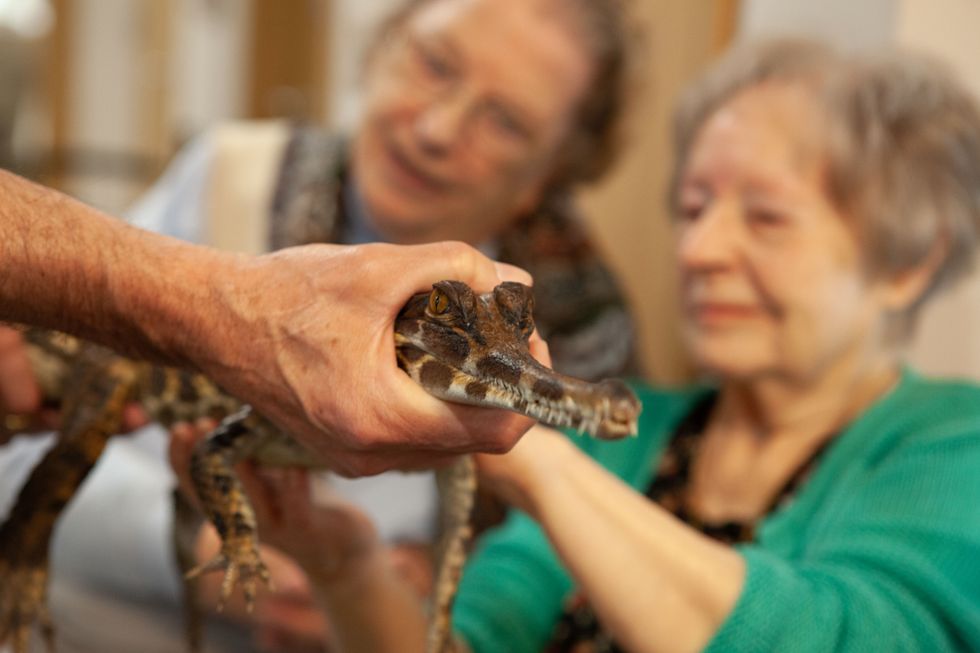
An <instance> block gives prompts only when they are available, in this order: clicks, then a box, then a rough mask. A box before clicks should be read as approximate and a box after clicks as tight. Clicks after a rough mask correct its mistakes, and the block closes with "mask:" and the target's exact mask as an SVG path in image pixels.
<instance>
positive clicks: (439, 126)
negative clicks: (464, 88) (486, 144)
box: [415, 92, 471, 152]
mask: <svg viewBox="0 0 980 653" xmlns="http://www.w3.org/2000/svg"><path fill="white" fill-rule="evenodd" d="M470 105H471V102H470V101H469V99H468V98H467V97H466V95H465V93H463V92H452V93H446V94H444V95H442V96H439V97H435V98H433V99H432V100H431V101H430V102H429V103H428V105H426V106H425V107H424V108H423V109H422V111H421V112H420V113H419V115H418V117H417V120H416V122H415V131H416V134H417V135H418V136H419V139H420V141H421V145H422V146H423V147H425V148H427V149H429V150H433V151H438V152H444V151H447V150H450V149H452V148H453V147H454V146H455V145H456V144H457V143H459V142H460V140H461V139H462V138H463V132H464V131H465V129H466V124H467V121H468V116H469V113H470Z"/></svg>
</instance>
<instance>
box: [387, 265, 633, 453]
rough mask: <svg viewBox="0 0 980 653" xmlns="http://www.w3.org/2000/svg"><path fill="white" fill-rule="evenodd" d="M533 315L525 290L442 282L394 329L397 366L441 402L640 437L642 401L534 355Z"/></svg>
mask: <svg viewBox="0 0 980 653" xmlns="http://www.w3.org/2000/svg"><path fill="white" fill-rule="evenodd" d="M532 308H533V299H532V296H531V289H530V288H529V287H527V286H525V285H523V284H519V283H513V282H505V283H502V284H500V285H499V286H497V287H496V288H494V289H493V291H492V292H489V293H486V294H483V295H477V294H476V293H474V292H473V290H472V289H470V287H469V286H467V285H466V284H464V283H462V282H460V281H440V282H438V283H436V284H434V285H433V287H432V291H431V292H428V293H422V294H418V295H415V296H414V297H412V299H411V300H409V302H408V304H406V306H405V308H404V309H402V311H401V313H400V314H399V316H398V319H397V320H396V322H395V346H396V351H397V355H398V362H399V365H400V366H401V367H402V368H403V369H404V370H405V371H406V372H408V374H409V375H410V376H411V377H412V378H413V379H415V380H416V381H417V382H419V383H420V384H421V385H422V386H423V387H424V388H425V389H426V390H427V391H428V392H430V393H432V394H433V395H435V396H437V397H439V398H441V399H446V400H449V401H455V402H461V403H466V404H474V405H478V406H493V407H497V408H507V409H510V410H513V411H516V412H518V413H522V414H524V415H528V416H529V417H533V418H534V419H537V420H539V421H540V422H542V423H544V424H548V425H550V426H558V427H572V428H575V429H578V431H579V432H587V433H590V434H592V435H595V436H597V437H600V438H609V439H612V438H621V437H624V436H626V435H635V434H636V430H637V417H638V416H639V413H640V402H639V401H638V400H637V398H636V395H634V394H633V391H632V390H630V389H629V387H627V385H626V384H625V383H623V382H622V381H619V380H615V379H607V380H604V381H600V382H598V383H588V382H585V381H581V380H579V379H574V378H572V377H568V376H564V375H562V374H558V373H557V372H555V371H553V370H551V369H548V368H547V367H545V366H544V365H541V364H540V363H538V361H536V360H535V359H534V357H532V356H531V353H530V351H529V348H528V339H529V338H530V336H531V332H532V331H534V320H533V318H532V317H531V310H532Z"/></svg>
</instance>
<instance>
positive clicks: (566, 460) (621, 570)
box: [518, 434, 744, 651]
mask: <svg viewBox="0 0 980 653" xmlns="http://www.w3.org/2000/svg"><path fill="white" fill-rule="evenodd" d="M542 435H544V434H542ZM534 436H535V437H537V436H538V434H534ZM530 444H531V443H530V442H522V443H519V444H518V447H523V446H525V445H528V446H530ZM540 453H543V452H540ZM535 459H536V460H540V461H542V462H541V464H540V465H538V466H537V467H536V469H534V472H535V473H534V474H526V475H525V476H526V478H527V479H528V480H527V481H526V482H522V483H519V484H518V485H519V487H518V491H519V492H520V493H521V494H523V495H524V497H525V499H524V503H525V505H526V506H527V507H528V509H529V510H530V512H531V513H532V514H534V515H535V517H536V518H537V519H538V520H539V521H540V522H541V524H542V526H543V528H544V529H545V531H546V533H547V534H548V537H549V539H550V540H551V541H552V543H553V545H554V546H555V548H556V550H557V552H558V554H559V555H560V556H561V558H562V560H563V561H564V563H565V565H566V566H567V567H568V568H569V570H570V571H571V573H572V575H573V576H574V577H575V579H576V580H577V582H578V583H579V585H580V586H581V587H582V589H583V590H584V591H585V592H586V594H587V595H588V597H589V599H590V600H591V601H592V603H593V605H594V607H595V608H596V610H597V612H598V614H599V616H600V618H601V619H602V621H603V623H604V624H606V626H607V627H608V628H609V629H610V631H611V632H612V633H613V635H614V636H615V637H616V638H617V640H618V641H620V642H621V643H622V644H623V645H625V647H626V648H627V649H629V650H635V651H673V650H698V649H700V648H702V647H703V646H704V645H705V644H706V643H707V642H708V641H709V640H710V638H711V637H712V635H713V634H714V632H715V631H716V630H717V629H718V627H719V626H720V625H721V623H722V622H723V621H724V619H725V618H726V617H727V615H728V613H729V612H730V611H731V609H732V607H733V606H734V604H735V600H736V599H737V597H738V595H739V593H740V592H741V588H742V584H743V578H744V569H743V567H744V565H743V562H742V558H741V557H740V556H739V555H738V554H737V553H735V552H734V551H733V550H732V549H730V548H728V547H725V546H722V545H720V544H718V543H716V542H714V541H712V540H710V539H708V538H706V537H704V536H702V535H701V534H699V533H697V532H696V531H694V530H692V529H691V528H689V527H688V526H686V525H684V524H683V523H681V522H680V521H678V520H677V519H676V518H674V517H673V516H672V515H670V514H669V513H667V512H665V511H664V510H663V509H662V508H660V507H659V506H657V505H656V504H653V503H651V502H649V501H648V500H647V499H645V498H644V497H642V496H641V495H639V494H637V493H636V492H635V491H634V490H633V489H632V488H630V487H629V486H627V485H626V484H624V483H622V482H621V481H620V480H619V479H617V478H616V477H615V476H613V475H611V474H609V473H608V472H607V471H606V470H604V469H603V468H602V467H600V466H599V465H598V464H596V463H595V462H594V461H592V460H591V459H590V458H588V457H586V456H585V455H583V454H582V453H581V452H580V451H579V450H578V449H576V448H575V447H574V446H572V445H571V444H570V443H569V442H567V441H565V440H559V439H558V438H555V439H554V441H553V442H551V443H549V447H548V455H547V456H544V455H538V456H535ZM614 579H619V580H618V581H615V582H614Z"/></svg>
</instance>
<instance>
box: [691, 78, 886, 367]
mask: <svg viewBox="0 0 980 653" xmlns="http://www.w3.org/2000/svg"><path fill="white" fill-rule="evenodd" d="M812 105H813V102H812V100H809V103H808V96H807V94H806V92H805V91H804V90H802V89H800V88H796V87H791V86H786V85H780V86H777V85H773V84H770V85H762V86H757V87H754V88H750V89H748V90H746V91H743V92H742V93H740V94H738V95H736V96H735V97H734V98H733V99H731V100H730V101H729V102H728V103H727V104H726V105H725V106H723V107H722V108H721V109H720V110H718V111H717V112H716V113H715V114H714V115H713V116H712V117H710V118H709V119H708V120H707V122H706V123H705V124H704V126H703V127H702V128H701V130H700V132H699V134H698V135H697V137H696V139H695V142H694V144H693V146H692V150H691V152H690V154H689V158H688V162H687V165H686V167H685V169H684V170H683V173H682V177H681V186H680V188H679V194H678V199H679V209H680V211H679V213H680V215H679V216H678V222H677V228H678V238H679V240H678V257H679V265H680V270H681V278H682V298H683V302H684V307H683V308H684V323H685V324H684V326H685V335H686V338H687V340H688V342H689V344H690V346H691V348H692V351H693V353H694V355H695V357H696V359H697V361H698V362H699V363H700V364H701V365H702V366H703V367H705V368H707V369H708V370H711V371H714V372H717V373H719V374H721V375H722V376H727V377H742V378H751V377H757V376H759V375H767V374H774V375H781V376H784V377H788V378H794V379H803V378H808V377H810V376H812V375H814V374H818V373H820V372H821V371H823V370H825V369H827V367H828V366H829V365H834V364H838V363H841V362H842V361H844V360H846V359H848V358H849V357H861V356H868V355H873V352H875V351H876V350H877V348H879V347H880V346H881V335H880V334H881V329H882V324H883V320H884V314H885V308H886V299H885V298H886V292H885V289H884V288H883V287H881V284H880V283H878V282H872V281H871V280H870V279H869V278H868V276H867V274H866V273H865V272H864V267H863V264H862V257H861V252H860V244H859V241H858V238H857V235H856V232H855V229H854V226H853V225H852V224H849V222H848V220H847V219H846V218H845V217H844V216H843V215H841V214H840V213H839V212H838V211H837V209H836V208H835V207H834V206H833V205H832V203H831V201H830V199H829V198H828V196H827V195H826V193H825V190H824V185H823V178H822V169H823V165H822V164H823V158H822V154H821V148H820V142H819V140H820V137H821V128H820V126H819V125H820V118H821V117H820V115H819V114H818V113H817V112H816V110H815V109H813V108H812Z"/></svg>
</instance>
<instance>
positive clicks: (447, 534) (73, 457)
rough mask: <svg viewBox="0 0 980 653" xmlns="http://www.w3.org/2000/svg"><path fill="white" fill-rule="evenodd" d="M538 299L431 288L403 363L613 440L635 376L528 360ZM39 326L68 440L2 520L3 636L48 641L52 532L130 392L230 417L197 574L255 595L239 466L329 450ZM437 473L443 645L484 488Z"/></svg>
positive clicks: (467, 475)
mask: <svg viewBox="0 0 980 653" xmlns="http://www.w3.org/2000/svg"><path fill="white" fill-rule="evenodd" d="M531 303H532V302H531V295H530V291H529V289H528V288H527V287H526V286H522V285H520V284H515V283H504V284H501V285H500V286H498V287H497V288H495V289H494V291H493V292H492V293H487V294H485V295H476V294H475V293H474V292H473V291H472V290H471V289H470V288H469V287H468V286H466V285H465V284H462V283H460V282H455V281H442V282H439V283H437V284H435V285H434V287H433V290H432V292H430V293H424V294H420V295H416V296H415V297H413V298H412V299H411V300H410V301H409V302H408V304H407V305H406V307H405V308H404V309H403V311H402V312H401V314H400V315H399V318H398V320H397V322H396V325H395V346H396V352H397V357H398V362H399V365H400V366H401V367H402V368H403V369H404V370H405V371H406V372H407V373H408V374H409V375H410V376H411V377H412V378H413V379H415V380H416V381H417V382H419V383H420V384H421V385H422V386H423V387H424V388H425V389H426V390H427V391H429V392H430V393H432V394H433V395H435V396H437V397H440V398H443V399H447V400H449V401H456V402H463V403H469V404H475V405H480V406H493V407H500V408H507V409H510V410H514V411H516V412H519V413H522V414H525V415H529V416H531V417H534V418H536V419H538V420H540V421H542V422H544V423H547V424H551V425H554V426H571V427H574V428H578V429H579V430H580V431H584V432H589V433H591V434H593V435H596V436H598V437H603V438H619V437H623V436H626V435H629V434H631V433H635V431H636V419H637V416H638V414H639V408H640V407H639V403H638V402H637V400H636V398H635V396H634V395H633V393H632V392H631V391H630V390H629V389H628V388H627V387H626V386H625V385H624V384H622V383H621V382H619V381H611V380H607V381H602V382H600V383H597V384H591V383H586V382H583V381H579V380H577V379H572V378H569V377H565V376H562V375H559V374H556V373H555V372H553V371H551V370H549V369H547V368H545V367H543V366H542V365H540V364H539V363H537V361H535V360H534V359H533V358H532V357H531V355H530V353H529V351H528V345H527V342H528V338H529V336H530V334H531V332H532V331H533V329H534V323H533V320H532V317H531ZM31 335H32V338H31V339H32V340H33V342H34V343H35V344H36V349H35V350H34V354H35V355H34V360H35V367H36V369H38V370H39V375H40V377H41V381H42V386H43V387H44V392H45V396H46V397H49V398H57V399H60V400H61V402H62V406H63V425H64V426H63V433H62V435H61V438H60V439H59V442H58V443H57V445H56V446H55V447H54V448H53V449H52V450H51V451H50V452H49V453H48V454H47V455H46V456H45V458H44V459H43V460H42V462H41V463H39V464H38V466H37V467H36V468H35V470H34V471H33V472H32V474H31V477H30V479H29V480H28V482H27V484H26V485H25V486H24V488H23V489H22V491H21V493H20V496H19V497H18V500H17V503H16V504H15V506H14V508H13V510H12V511H11V514H10V515H9V516H8V518H7V521H6V522H5V523H4V524H3V526H0V644H2V643H3V642H4V641H6V640H7V639H12V640H13V646H14V651H15V652H16V653H26V651H27V647H28V639H29V632H30V628H31V626H32V624H33V623H34V622H35V621H36V622H38V623H39V624H40V626H41V629H42V633H43V634H44V636H45V639H46V641H47V642H48V645H49V648H50V647H51V645H52V642H53V627H52V625H51V623H50V619H49V617H48V615H47V610H46V596H45V594H46V586H47V568H48V560H47V556H48V549H49V546H50V538H51V533H52V529H53V526H54V523H55V521H56V519H57V517H58V515H59V514H60V512H61V510H62V509H63V508H64V506H65V504H66V503H67V501H68V500H69V499H70V498H71V496H72V495H73V494H74V492H75V490H76V489H77V487H78V486H79V485H80V483H81V482H82V480H84V478H85V475H86V474H87V473H88V471H89V470H90V469H91V467H92V466H93V465H94V464H95V462H96V461H97V459H98V457H99V455H100V454H101V452H102V450H103V448H104V446H105V443H106V441H107V440H108V438H109V437H110V436H111V435H112V434H113V433H114V432H116V431H118V428H119V424H120V419H121V411H122V408H123V406H124V405H125V404H126V403H127V402H128V401H133V400H136V401H139V402H141V403H142V405H143V406H144V408H145V409H146V410H147V412H148V413H149V414H150V415H151V417H152V418H153V419H155V420H157V421H160V422H161V423H162V424H163V425H164V426H170V425H172V424H173V423H175V422H177V421H186V420H193V419H195V418H197V417H200V416H211V417H216V418H221V417H224V418H225V419H224V421H223V422H222V423H221V425H220V426H219V427H218V428H217V429H216V430H215V432H214V433H212V434H211V435H210V436H209V437H208V438H207V439H206V440H204V441H203V442H202V443H201V444H200V445H199V446H198V447H197V448H196V449H195V452H194V455H193V457H192V462H191V475H192V478H193V479H194V483H195V486H196V489H197V492H198V495H199V497H200V499H201V503H202V505H203V507H204V510H205V512H206V514H207V516H208V518H209V519H210V520H211V522H212V523H213V524H214V525H215V527H216V529H217V531H218V533H219V534H220V535H221V538H222V550H221V553H220V554H219V556H218V557H217V558H216V559H215V560H212V561H210V562H208V563H206V564H205V565H201V566H200V567H198V568H197V569H195V570H193V571H191V572H190V573H189V574H188V576H189V577H190V578H193V577H194V576H196V575H197V574H199V573H202V572H204V571H209V570H214V569H224V570H225V578H224V582H223V585H222V599H221V600H222V601H224V600H226V599H227V598H228V596H229V595H230V593H231V591H232V590H233V588H234V586H235V584H237V583H239V582H240V583H241V584H242V587H243V591H244V593H245V596H246V600H247V602H248V603H249V604H251V602H252V600H253V599H254V596H255V592H256V590H257V588H258V584H259V583H260V582H262V583H268V572H267V570H266V568H265V566H264V564H263V563H262V561H261V559H260V557H259V554H258V538H257V533H256V527H255V518H254V513H253V512H252V509H251V506H250V505H249V502H248V498H247V496H246V495H245V494H244V492H243V491H242V488H241V486H240V484H239V482H238V480H237V478H236V477H235V475H234V472H233V470H232V468H233V466H234V465H235V464H236V463H237V462H238V461H240V460H242V459H244V458H257V459H259V460H260V461H262V462H263V463H266V464H287V465H288V464H301V465H305V466H311V465H312V466H319V465H318V461H314V460H312V459H311V457H310V455H309V454H307V453H306V451H305V450H304V449H302V447H300V445H298V444H297V443H296V442H295V441H294V440H293V439H292V438H290V437H288V436H287V435H285V434H283V433H282V432H280V431H279V430H278V429H276V428H275V427H274V426H273V425H272V424H271V423H270V422H268V421H267V420H265V419H264V418H262V417H261V416H260V415H258V414H256V413H254V412H252V411H251V410H250V408H249V407H248V406H244V405H242V404H241V403H240V402H238V401H236V400H235V399H233V398H231V397H229V396H227V395H225V394H223V393H222V392H221V391H220V390H219V389H218V388H217V387H216V386H215V385H214V384H212V383H210V382H209V381H208V380H207V379H205V378H204V377H201V376H199V375H193V374H188V373H183V372H178V371H175V370H167V369H163V368H159V367H154V366H151V365H147V364H144V363H138V362H135V361H131V360H128V359H125V358H122V357H120V356H118V355H115V354H113V353H112V352H109V351H108V350H105V349H103V348H100V347H95V346H92V345H88V344H80V343H77V342H76V341H73V340H71V339H68V338H64V337H52V336H51V335H50V334H31ZM438 476H439V479H438V480H439V486H440V494H441V504H442V506H441V509H442V515H443V526H444V528H443V537H442V541H441V542H440V546H439V550H440V555H439V563H438V571H437V580H436V588H435V593H434V597H433V607H432V623H431V626H430V632H429V639H428V642H427V649H428V650H429V651H431V652H433V653H442V652H443V651H448V650H451V648H452V647H453V642H452V639H451V637H450V632H451V630H450V624H449V613H450V607H451V602H452V597H453V595H454V593H455V588H456V585H457V581H458V578H459V573H460V570H461V568H462V563H463V561H464V559H465V543H466V538H467V537H468V525H467V521H468V518H469V511H470V508H471V506H472V499H473V497H472V494H473V490H474V488H475V486H476V480H475V478H476V477H475V468H474V466H473V461H472V459H471V458H469V457H462V458H461V459H460V461H459V462H458V463H456V464H455V465H452V466H450V467H448V468H446V469H444V470H441V471H440V472H439V475H438ZM179 521H180V522H181V523H190V524H193V520H191V521H190V522H184V521H183V520H179ZM180 537H181V535H180V534H178V539H179V538H180ZM184 540H185V544H186V537H185V538H184ZM178 549H180V547H178ZM185 564H186V561H185ZM190 616H191V617H192V623H191V625H190V627H189V628H190V629H189V637H190V640H191V646H192V648H193V647H196V646H197V645H199V625H198V624H197V623H196V622H195V621H194V620H193V617H194V611H193V610H191V612H190Z"/></svg>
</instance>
